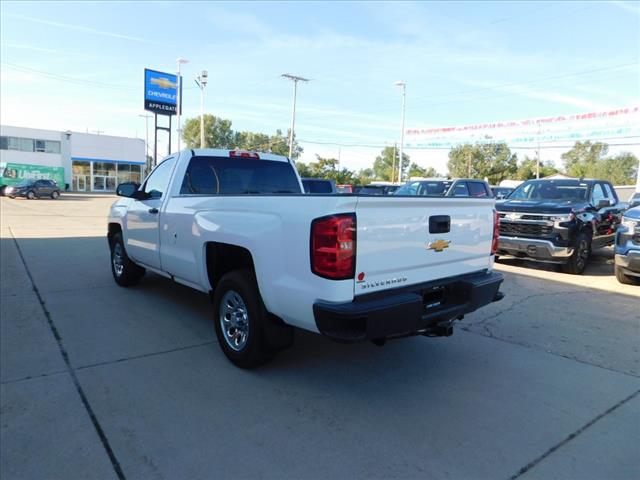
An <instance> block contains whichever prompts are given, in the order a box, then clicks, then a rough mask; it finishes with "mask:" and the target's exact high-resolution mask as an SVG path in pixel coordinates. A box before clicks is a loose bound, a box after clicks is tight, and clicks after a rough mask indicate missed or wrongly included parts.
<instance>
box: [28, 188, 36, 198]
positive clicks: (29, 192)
mask: <svg viewBox="0 0 640 480" xmlns="http://www.w3.org/2000/svg"><path fill="white" fill-rule="evenodd" d="M27 198H28V199H29V200H33V199H34V198H36V194H35V192H34V191H33V190H29V191H28V192H27Z"/></svg>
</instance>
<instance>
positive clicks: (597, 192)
mask: <svg viewBox="0 0 640 480" xmlns="http://www.w3.org/2000/svg"><path fill="white" fill-rule="evenodd" d="M606 199H607V197H606V196H605V194H604V190H602V185H601V184H599V183H596V184H595V185H594V186H593V190H592V191H591V204H592V205H593V206H594V207H597V206H598V203H599V202H600V200H606Z"/></svg>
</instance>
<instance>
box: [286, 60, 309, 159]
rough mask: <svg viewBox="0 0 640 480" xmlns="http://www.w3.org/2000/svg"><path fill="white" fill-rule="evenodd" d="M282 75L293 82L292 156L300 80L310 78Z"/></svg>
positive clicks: (290, 133) (290, 138)
mask: <svg viewBox="0 0 640 480" xmlns="http://www.w3.org/2000/svg"><path fill="white" fill-rule="evenodd" d="M281 77H282V78H286V79H287V80H291V81H292V82H293V109H292V112H291V130H290V131H289V158H291V156H292V155H293V136H294V130H295V128H296V96H297V93H298V82H308V81H309V79H308V78H303V77H299V76H297V75H291V74H290V73H283V74H282V75H281Z"/></svg>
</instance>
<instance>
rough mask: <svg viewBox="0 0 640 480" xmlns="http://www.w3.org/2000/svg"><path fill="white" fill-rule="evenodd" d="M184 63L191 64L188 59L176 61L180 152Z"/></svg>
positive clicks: (180, 58)
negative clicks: (181, 74) (181, 73)
mask: <svg viewBox="0 0 640 480" xmlns="http://www.w3.org/2000/svg"><path fill="white" fill-rule="evenodd" d="M184 63H189V60H187V59H186V58H182V57H179V58H177V59H176V64H177V65H178V90H177V93H176V96H177V100H178V101H177V102H176V107H177V108H176V121H177V123H178V126H177V130H178V151H180V137H181V136H182V128H181V126H180V110H182V77H181V76H180V65H182V64H184Z"/></svg>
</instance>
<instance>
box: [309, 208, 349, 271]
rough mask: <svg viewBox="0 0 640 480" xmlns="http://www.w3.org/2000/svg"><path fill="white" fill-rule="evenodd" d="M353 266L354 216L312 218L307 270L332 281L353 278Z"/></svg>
mask: <svg viewBox="0 0 640 480" xmlns="http://www.w3.org/2000/svg"><path fill="white" fill-rule="evenodd" d="M355 269H356V216H355V215H354V214H352V213H348V214H344V215H331V216H329V217H322V218H316V219H315V220H314V221H313V222H312V223H311V271H312V272H313V273H315V274H316V275H319V276H321V277H324V278H330V279H332V280H346V279H348V278H353V277H354V275H355Z"/></svg>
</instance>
